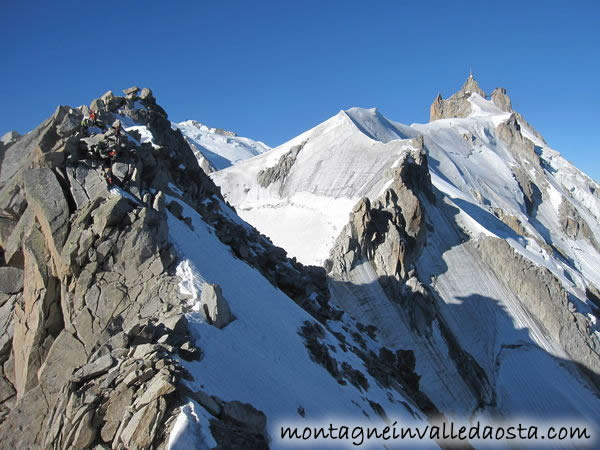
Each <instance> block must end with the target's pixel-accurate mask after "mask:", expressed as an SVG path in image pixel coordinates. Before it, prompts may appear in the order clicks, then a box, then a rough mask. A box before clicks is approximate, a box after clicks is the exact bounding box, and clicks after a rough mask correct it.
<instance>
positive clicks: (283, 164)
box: [258, 142, 306, 188]
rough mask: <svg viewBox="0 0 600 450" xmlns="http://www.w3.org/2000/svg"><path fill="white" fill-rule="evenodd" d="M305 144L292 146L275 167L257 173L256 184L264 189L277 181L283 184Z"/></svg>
mask: <svg viewBox="0 0 600 450" xmlns="http://www.w3.org/2000/svg"><path fill="white" fill-rule="evenodd" d="M305 144H306V142H303V143H302V144H300V145H294V146H293V147H292V148H291V149H290V151H289V152H287V153H286V154H284V155H283V156H281V158H279V162H278V163H277V164H276V165H275V166H273V167H269V168H268V169H264V170H261V171H260V172H259V173H258V184H259V185H260V186H261V187H264V188H266V187H268V186H269V185H271V184H273V183H275V182H277V181H281V182H282V183H283V181H284V180H285V178H286V177H287V176H288V174H289V173H290V170H291V169H292V166H293V165H294V163H295V162H296V158H297V157H298V153H300V151H301V150H302V147H304V145H305Z"/></svg>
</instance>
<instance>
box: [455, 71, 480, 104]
mask: <svg viewBox="0 0 600 450" xmlns="http://www.w3.org/2000/svg"><path fill="white" fill-rule="evenodd" d="M459 92H460V93H462V94H473V93H474V94H479V95H481V96H482V97H483V98H485V92H484V91H483V89H481V88H480V87H479V84H478V83H477V81H476V80H475V78H474V77H473V74H472V73H470V74H469V77H468V78H467V81H465V83H464V84H463V85H462V87H461V88H460V91H459ZM455 95H456V94H455Z"/></svg>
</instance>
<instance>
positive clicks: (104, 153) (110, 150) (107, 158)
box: [96, 140, 118, 186]
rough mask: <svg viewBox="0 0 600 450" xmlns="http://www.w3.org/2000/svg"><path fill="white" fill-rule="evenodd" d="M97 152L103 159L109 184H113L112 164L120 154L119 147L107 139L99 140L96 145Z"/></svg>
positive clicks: (105, 176)
mask: <svg viewBox="0 0 600 450" xmlns="http://www.w3.org/2000/svg"><path fill="white" fill-rule="evenodd" d="M96 152H97V154H98V156H99V157H100V159H101V160H102V163H103V164H102V165H103V169H104V178H105V179H106V182H107V183H108V185H109V186H110V185H112V184H113V179H112V164H113V161H114V159H115V158H116V156H117V154H118V148H117V146H116V145H115V144H114V143H111V142H107V141H106V140H103V141H100V142H98V144H97V145H96Z"/></svg>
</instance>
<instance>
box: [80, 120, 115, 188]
mask: <svg viewBox="0 0 600 450" xmlns="http://www.w3.org/2000/svg"><path fill="white" fill-rule="evenodd" d="M90 128H99V129H100V130H106V126H105V125H104V123H103V122H102V121H101V120H100V119H99V118H98V117H97V115H96V113H95V112H94V111H89V112H88V113H87V114H85V115H84V117H83V120H82V121H81V134H82V135H83V136H86V137H87V136H89V138H94V137H97V138H98V139H89V138H84V139H82V141H85V143H86V147H87V150H88V151H89V152H90V153H91V156H96V157H98V158H100V160H102V161H103V167H104V177H105V179H106V182H107V183H108V185H109V186H110V185H112V184H113V174H112V164H113V162H114V160H115V158H117V157H118V156H119V153H120V151H121V150H122V149H123V148H124V147H125V146H126V144H125V143H124V142H123V131H122V125H121V121H120V120H119V119H117V120H115V121H114V122H113V124H112V125H111V127H110V128H109V129H108V130H106V131H104V132H103V133H102V134H100V133H91V134H90Z"/></svg>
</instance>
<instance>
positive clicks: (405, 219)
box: [325, 139, 433, 296]
mask: <svg viewBox="0 0 600 450" xmlns="http://www.w3.org/2000/svg"><path fill="white" fill-rule="evenodd" d="M390 176H391V177H392V179H393V181H392V184H391V185H390V187H389V188H388V189H386V191H385V192H384V193H383V195H381V196H380V197H379V198H377V199H376V200H373V201H371V200H370V199H368V198H363V199H361V200H360V201H359V202H358V203H357V204H356V205H355V206H354V208H353V210H352V213H351V214H350V220H349V223H348V224H347V225H346V226H345V227H344V229H343V230H342V232H341V233H340V236H339V237H338V238H337V240H336V244H335V246H334V247H333V249H332V250H331V252H330V257H329V260H328V261H327V262H326V263H325V267H326V269H327V271H328V272H329V273H331V274H332V275H333V276H335V275H336V274H344V273H348V272H349V271H350V270H352V268H353V267H355V266H356V265H357V264H359V262H360V261H363V260H368V261H372V262H373V264H374V266H375V268H376V271H377V274H378V275H380V276H381V277H384V278H385V277H391V278H392V279H396V280H404V279H406V276H407V273H408V271H409V270H410V268H411V265H412V263H413V262H414V260H415V258H416V257H417V255H418V253H419V249H420V248H421V247H422V245H423V244H424V238H425V218H424V210H423V207H422V204H421V202H422V200H424V199H429V200H433V194H432V190H431V180H430V176H429V169H428V166H427V158H426V155H425V151H424V148H423V141H422V139H416V140H415V149H414V150H412V151H411V152H407V153H406V154H405V155H404V160H403V161H401V162H400V163H399V164H398V167H397V168H396V169H392V170H391V173H390ZM396 294H397V293H394V294H393V296H394V295H396Z"/></svg>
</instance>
